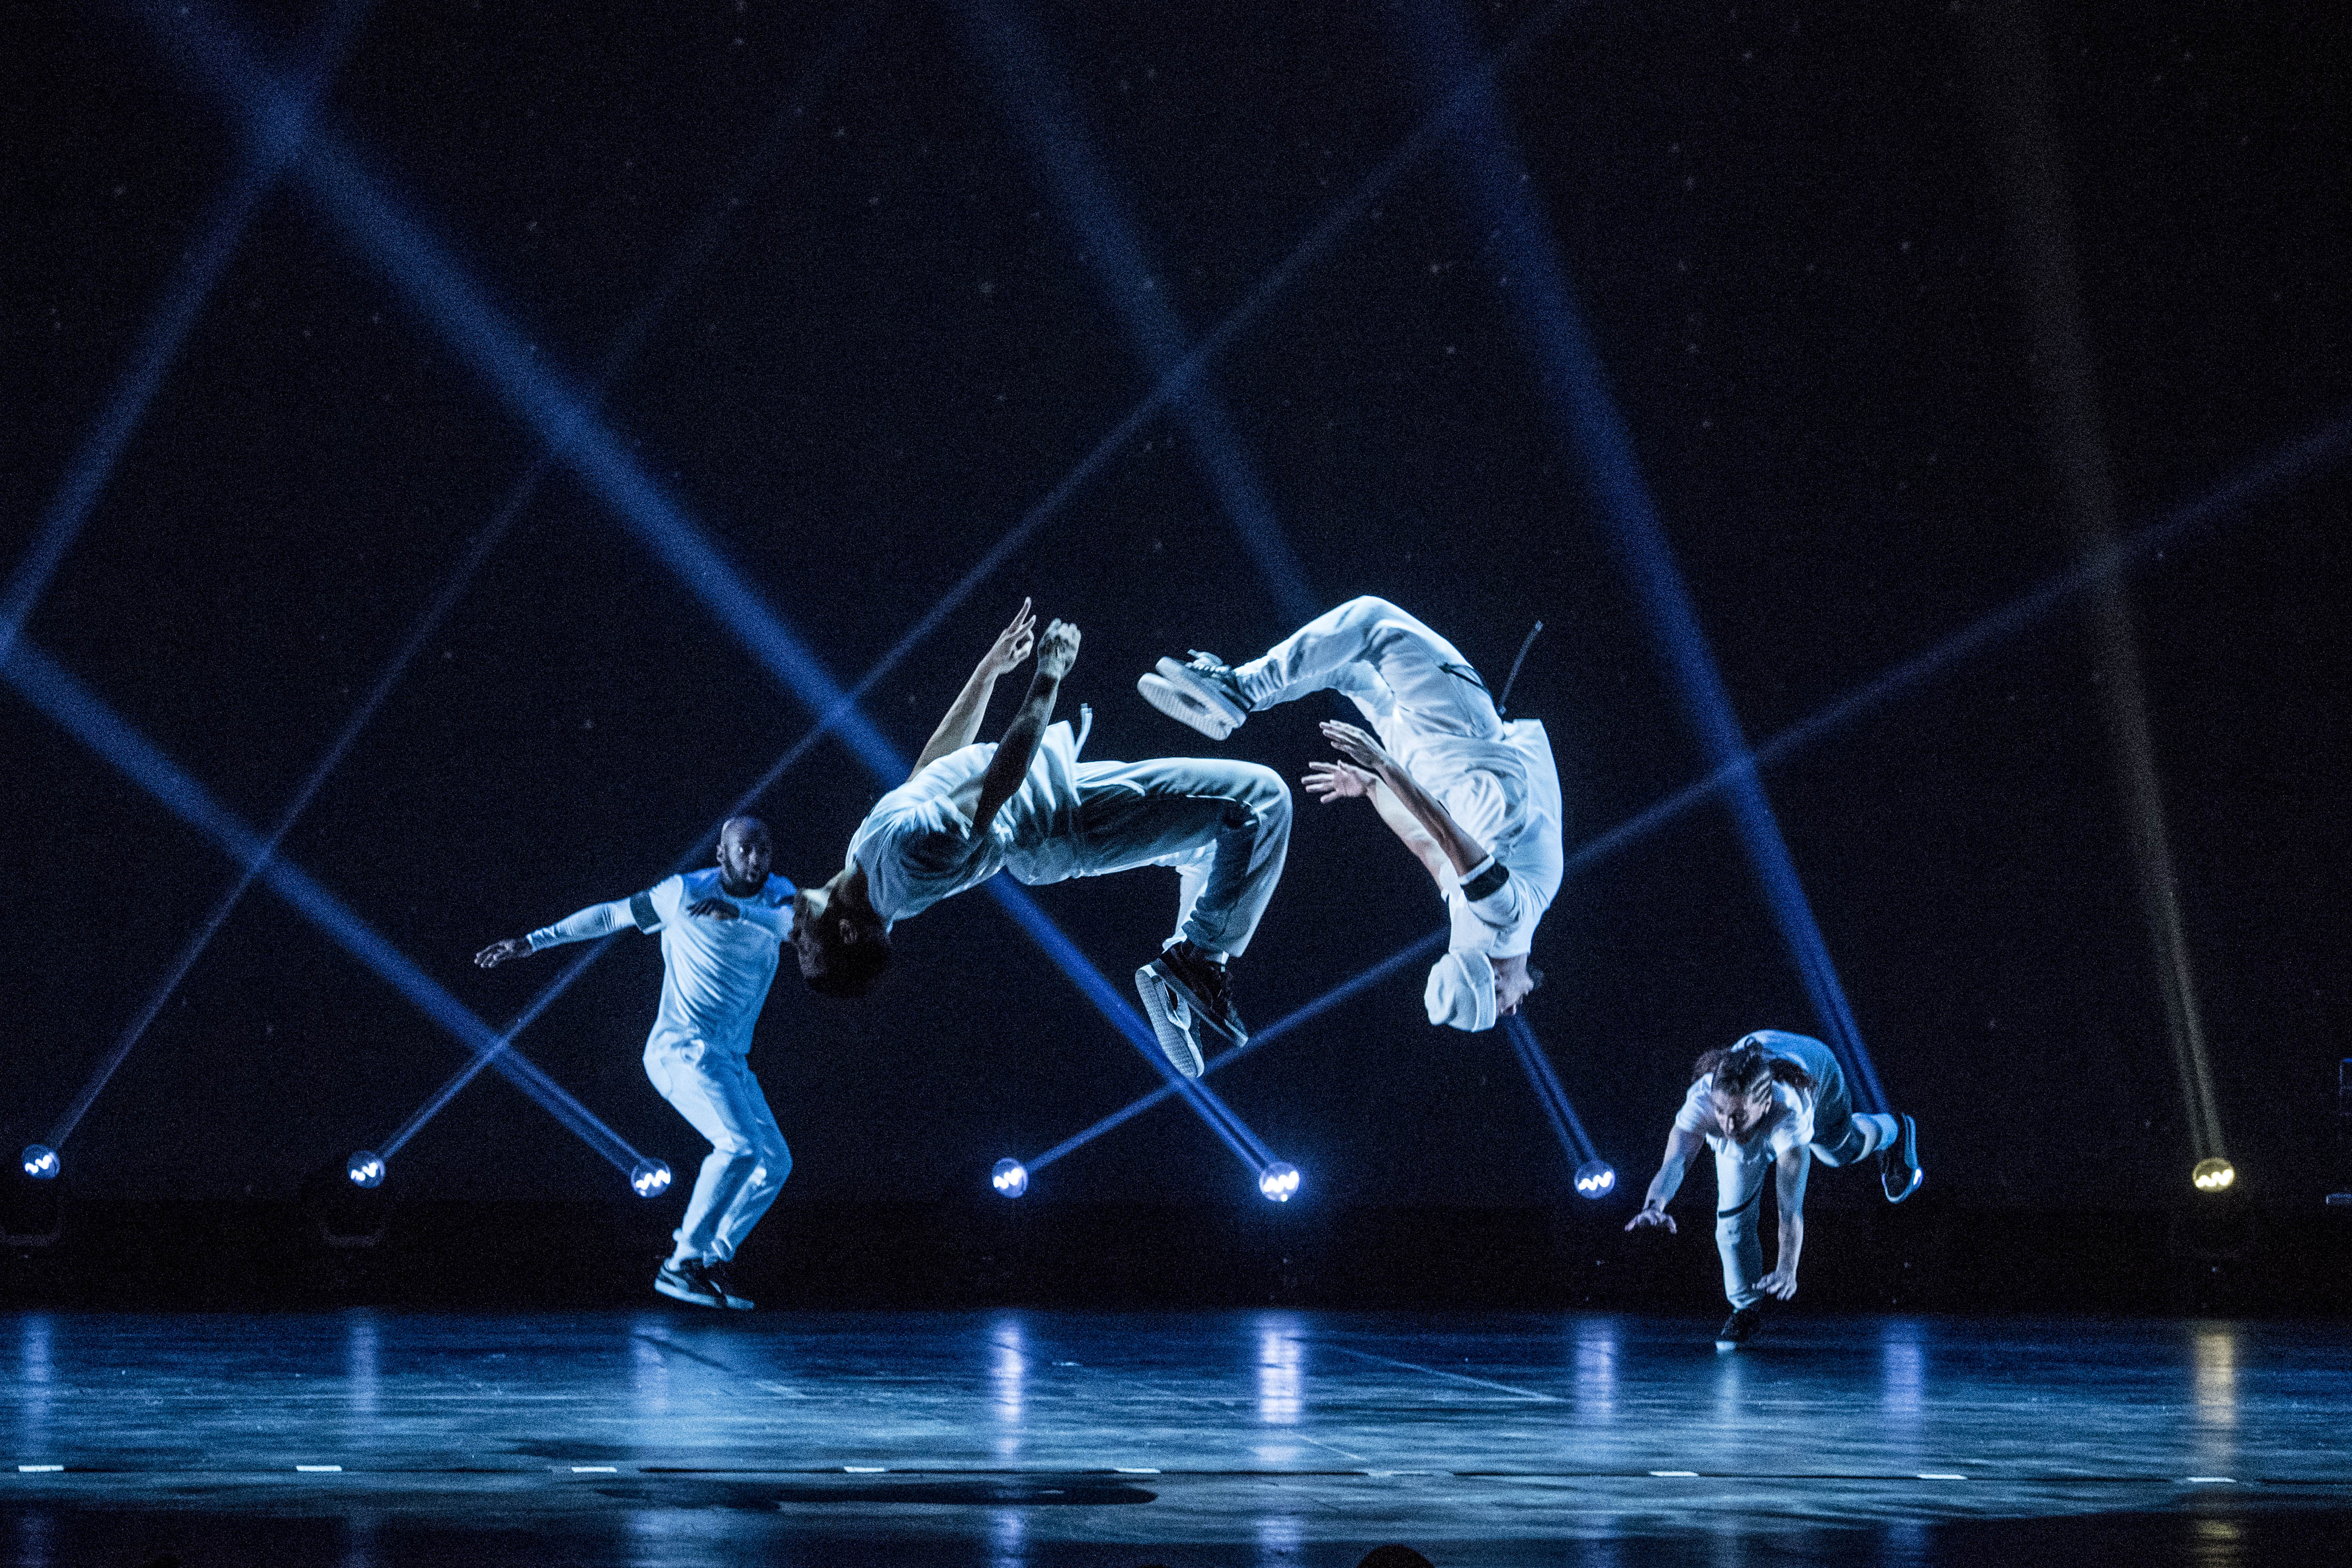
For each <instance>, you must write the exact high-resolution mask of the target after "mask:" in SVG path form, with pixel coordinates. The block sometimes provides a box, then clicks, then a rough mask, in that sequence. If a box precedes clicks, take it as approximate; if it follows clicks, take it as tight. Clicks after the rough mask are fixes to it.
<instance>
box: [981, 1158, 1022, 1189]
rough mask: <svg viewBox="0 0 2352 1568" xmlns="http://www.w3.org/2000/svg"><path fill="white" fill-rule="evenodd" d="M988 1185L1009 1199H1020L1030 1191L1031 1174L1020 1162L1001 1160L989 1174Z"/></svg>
mask: <svg viewBox="0 0 2352 1568" xmlns="http://www.w3.org/2000/svg"><path fill="white" fill-rule="evenodd" d="M988 1185H989V1186H992V1187H994V1188H995V1189H996V1190H997V1191H999V1192H1001V1193H1003V1195H1004V1196H1005V1197H1020V1196H1021V1195H1022V1194H1023V1193H1024V1192H1027V1191H1028V1190H1029V1173H1028V1171H1027V1170H1026V1169H1024V1168H1023V1166H1022V1164H1021V1162H1020V1161H1019V1160H999V1161H997V1162H996V1168H995V1169H994V1170H992V1171H990V1172H989V1173H988Z"/></svg>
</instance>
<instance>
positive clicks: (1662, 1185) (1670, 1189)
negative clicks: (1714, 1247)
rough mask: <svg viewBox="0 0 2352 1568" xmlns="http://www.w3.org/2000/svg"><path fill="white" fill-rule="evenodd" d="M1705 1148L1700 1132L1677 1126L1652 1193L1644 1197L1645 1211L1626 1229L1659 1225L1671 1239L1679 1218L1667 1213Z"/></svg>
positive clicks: (1653, 1179)
mask: <svg viewBox="0 0 2352 1568" xmlns="http://www.w3.org/2000/svg"><path fill="white" fill-rule="evenodd" d="M1705 1147H1706V1138H1704V1137H1702V1136H1701V1135H1699V1134H1696V1133H1686V1132H1685V1131H1683V1129H1681V1128H1680V1127H1676V1128H1675V1130H1674V1131H1673V1132H1671V1133H1669V1134H1666V1153H1665V1157H1664V1158H1663V1159H1661V1160H1660V1161H1659V1162H1658V1174H1657V1175H1656V1176H1652V1177H1651V1178H1650V1190H1649V1191H1648V1192H1647V1193H1646V1194H1644V1195H1643V1198H1642V1211H1641V1212H1640V1213H1639V1214H1636V1215H1635V1216H1633V1218H1631V1219H1629V1220H1627V1221H1626V1222H1625V1228H1626V1229H1628V1230H1635V1229H1639V1228H1642V1227H1643V1226H1645V1225H1656V1226H1663V1227H1664V1228H1665V1231H1666V1234H1667V1235H1669V1236H1671V1235H1673V1234H1674V1233H1675V1217H1674V1216H1673V1215H1671V1214H1668V1213H1667V1212H1666V1204H1667V1202H1668V1201H1669V1200H1670V1199H1672V1198H1673V1197H1674V1196H1675V1190H1676V1189H1677V1188H1679V1187H1680V1186H1682V1185H1683V1170H1684V1168H1685V1166H1688V1165H1689V1164H1690V1162H1691V1158H1692V1156H1693V1155H1696V1154H1697V1153H1698V1152H1699V1151H1700V1150H1701V1149H1703V1148H1705Z"/></svg>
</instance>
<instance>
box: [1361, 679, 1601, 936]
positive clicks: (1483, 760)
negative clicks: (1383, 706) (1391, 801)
mask: <svg viewBox="0 0 2352 1568" xmlns="http://www.w3.org/2000/svg"><path fill="white" fill-rule="evenodd" d="M1398 759H1399V760H1400V761H1402V762H1403V763H1404V765H1405V770H1406V771H1407V772H1409V773H1411V774H1412V778H1413V782H1415V783H1416V784H1419V785H1420V786H1421V787H1422V788H1423V789H1426V790H1428V791H1429V792H1430V793H1431V794H1433V795H1434V796H1436V797H1437V800H1438V803H1439V804H1441V805H1443V806H1444V808H1445V810H1446V814H1447V815H1448V816H1450V817H1452V818H1453V819H1454V823H1455V825H1457V826H1458V827H1460V828H1461V830H1462V831H1464V832H1465V833H1467V834H1468V835H1469V836H1470V837H1471V839H1472V840H1473V841H1475V842H1476V843H1477V844H1478V846H1479V847H1480V848H1482V849H1484V850H1486V852H1488V853H1489V854H1492V855H1493V856H1494V857H1495V861H1496V864H1497V865H1499V866H1501V867H1502V869H1503V872H1504V873H1505V875H1504V881H1503V883H1502V885H1501V886H1499V887H1497V888H1496V889H1495V891H1493V892H1492V893H1489V894H1486V896H1485V897H1483V898H1480V899H1476V900H1475V901H1474V900H1472V899H1469V898H1466V897H1465V896H1464V895H1463V894H1462V891H1461V889H1460V888H1459V887H1455V888H1450V889H1448V890H1447V891H1446V894H1445V914H1446V919H1447V923H1448V925H1450V926H1451V928H1452V934H1451V936H1449V938H1448V939H1447V942H1446V946H1447V947H1448V949H1450V950H1451V951H1453V952H1456V953H1466V952H1478V953H1485V954H1486V955H1488V956H1491V957H1497V958H1507V957H1513V956H1517V955H1519V954H1523V953H1525V952H1527V951H1528V948H1529V947H1530V946H1533V945H1534V943H1535V935H1536V925H1537V924H1538V922H1539V921H1541V920H1542V919H1543V917H1544V912H1545V911H1546V910H1548V909H1549V908H1550V907H1551V901H1552V899H1553V898H1554V897H1555V896H1556V895H1557V894H1559V883H1560V877H1561V875H1562V874H1563V873H1564V871H1565V869H1566V858H1565V856H1564V854H1563V852H1562V851H1561V848H1560V832H1561V818H1562V816H1563V814H1564V813H1563V811H1562V810H1561V806H1560V796H1559V768H1558V767H1557V765H1555V764H1554V762H1553V761H1552V755H1551V737H1549V735H1547V734H1546V733H1545V732H1544V727H1543V725H1542V724H1541V723H1540V722H1539V721H1538V720H1535V719H1512V720H1510V721H1509V722H1508V723H1507V724H1505V725H1504V726H1503V735H1502V738H1501V739H1500V740H1499V741H1472V740H1465V739H1463V738H1461V737H1458V736H1442V735H1431V736H1422V735H1415V736H1413V737H1412V738H1411V739H1410V741H1409V742H1408V743H1407V745H1406V746H1405V747H1403V748H1402V749H1400V750H1399V751H1398Z"/></svg>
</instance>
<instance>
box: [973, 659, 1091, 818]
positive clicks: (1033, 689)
mask: <svg viewBox="0 0 2352 1568" xmlns="http://www.w3.org/2000/svg"><path fill="white" fill-rule="evenodd" d="M1077 657H1078V629H1077V628H1076V627H1075V626H1073V625H1071V624H1070V623H1069V622H1066V621H1056V622H1054V623H1053V624H1051V625H1049V626H1047V627H1046V628H1045V636H1044V637H1043V638H1041V639H1040V640H1039V641H1038V643H1037V673H1036V674H1034V675H1033V676H1031V677H1030V681H1029V695H1027V696H1025V697H1024V698H1022V699H1021V706H1020V709H1019V711H1017V712H1016V713H1014V714H1013V722H1012V723H1011V724H1010V725H1008V726H1006V727H1005V730H1004V738H1003V740H1002V741H1000V742H998V743H997V747H996V757H995V759H994V760H993V761H992V762H990V763H989V765H988V774H987V776H986V777H985V778H983V779H982V780H981V781H980V800H978V801H977V802H976V803H975V804H974V805H973V806H972V809H971V831H972V837H973V838H974V839H975V840H976V839H978V838H979V837H980V836H981V835H982V834H984V833H986V832H987V831H988V825H989V824H990V823H991V822H993V821H995V820H996V813H997V812H998V811H1000V810H1003V807H1004V802H1006V801H1007V800H1011V799H1013V792H1014V791H1015V790H1017V789H1020V788H1021V781H1022V780H1023V779H1026V778H1027V777H1028V776H1029V762H1030V759H1031V758H1034V757H1035V756H1036V755H1037V745H1038V743H1039V742H1040V741H1042V740H1044V739H1045V726H1046V723H1047V722H1048V721H1049V720H1051V719H1052V718H1053V716H1054V697H1055V694H1056V693H1058V692H1059V691H1060V690H1061V689H1062V677H1063V676H1064V675H1066V674H1069V673H1070V666H1071V665H1072V664H1076V662H1077Z"/></svg>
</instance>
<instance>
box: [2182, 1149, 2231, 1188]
mask: <svg viewBox="0 0 2352 1568" xmlns="http://www.w3.org/2000/svg"><path fill="white" fill-rule="evenodd" d="M2189 1180H2190V1181H2193V1182H2195V1183H2196V1184H2197V1190H2198V1191H2199V1192H2227V1191H2229V1190H2230V1188H2231V1187H2232V1186H2236V1185H2237V1181H2238V1167H2237V1166H2233V1165H2231V1163H2230V1162H2229V1161H2227V1160H2225V1159H2222V1158H2221V1157H2220V1156H2219V1155H2216V1156H2215V1157H2213V1158H2211V1159H2207V1160H2199V1161H2198V1162H2197V1167H2196V1169H2194V1170H2192V1171H2190V1172H2189Z"/></svg>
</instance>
